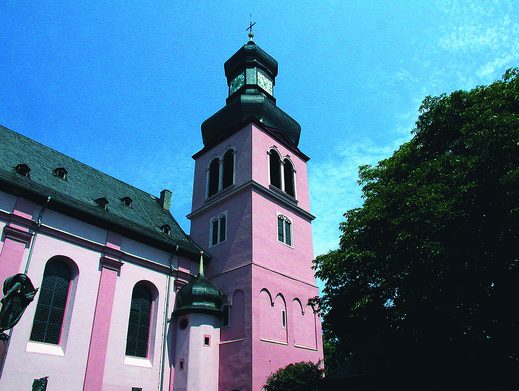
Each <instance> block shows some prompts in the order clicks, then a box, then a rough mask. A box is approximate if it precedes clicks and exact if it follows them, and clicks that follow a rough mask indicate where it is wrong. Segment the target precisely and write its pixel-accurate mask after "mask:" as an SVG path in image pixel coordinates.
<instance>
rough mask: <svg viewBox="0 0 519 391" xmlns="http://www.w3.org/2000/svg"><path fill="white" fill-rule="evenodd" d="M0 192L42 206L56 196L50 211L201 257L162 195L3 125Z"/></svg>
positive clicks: (0, 128) (0, 145)
mask: <svg viewBox="0 0 519 391" xmlns="http://www.w3.org/2000/svg"><path fill="white" fill-rule="evenodd" d="M19 164H27V165H28V166H29V167H30V169H31V171H30V173H29V176H28V177H24V176H22V175H19V174H17V173H16V170H15V167H16V166H17V165H19ZM56 168H65V170H66V171H67V174H66V180H63V179H61V178H60V177H58V176H57V175H56V174H55V172H54V170H55V169H56ZM0 189H2V190H5V191H7V192H9V193H13V194H16V195H23V196H25V197H27V198H30V199H33V200H35V201H36V202H39V203H40V204H43V202H44V200H46V199H47V197H48V196H51V201H50V202H49V204H48V208H50V209H54V210H58V211H60V212H63V213H66V214H69V215H72V216H74V217H77V218H80V219H81V220H84V221H86V222H89V223H92V224H95V225H97V226H101V227H103V228H107V229H110V230H112V231H115V232H119V233H122V234H124V235H126V236H128V237H131V238H132V239H135V240H138V241H141V242H144V243H148V244H150V245H153V246H156V247H159V248H162V249H165V250H167V251H173V249H174V248H175V247H176V245H178V246H179V251H180V252H181V253H183V254H184V255H186V256H190V257H194V256H196V257H198V254H199V252H200V250H201V248H200V247H199V246H198V245H196V244H195V243H194V242H193V241H192V240H191V238H190V237H189V236H188V235H187V234H186V233H185V232H184V231H182V229H181V228H180V226H179V225H178V223H177V222H176V220H175V219H174V218H173V216H172V215H171V214H170V213H169V211H165V210H163V209H162V207H161V205H160V203H159V199H158V198H157V197H155V196H153V195H151V194H149V193H146V192H145V191H142V190H140V189H137V188H136V187H133V186H131V185H129V184H127V183H124V182H122V181H120V180H118V179H116V178H113V177H111V176H109V175H107V174H105V173H103V172H101V171H99V170H96V169H95V168H92V167H90V166H87V165H86V164H83V163H81V162H80V161H77V160H75V159H73V158H71V157H69V156H66V155H64V154H62V153H60V152H58V151H55V150H54V149H52V148H49V147H47V146H45V145H42V144H40V143H38V142H36V141H34V140H31V139H30V138H28V137H25V136H23V135H21V134H18V133H16V132H14V131H12V130H10V129H8V128H5V127H3V126H0ZM124 197H130V198H131V199H132V201H133V202H132V205H131V207H128V206H126V205H124V203H123V201H122V198H124ZM99 198H106V200H108V205H107V209H106V210H105V209H104V208H102V207H101V206H99V205H98V204H97V203H96V201H95V200H96V199H99ZM164 225H169V227H170V229H171V232H170V234H169V235H167V234H165V233H163V232H162V231H161V228H160V227H161V226H164ZM195 259H197V258H195Z"/></svg>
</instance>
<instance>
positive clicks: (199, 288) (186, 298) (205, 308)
mask: <svg viewBox="0 0 519 391" xmlns="http://www.w3.org/2000/svg"><path fill="white" fill-rule="evenodd" d="M222 301H223V294H222V292H221V291H220V290H219V289H218V288H216V287H215V286H214V285H213V284H211V283H210V282H209V281H208V280H207V279H206V278H205V276H204V258H203V255H202V253H201V254H200V270H199V272H198V274H197V275H196V276H194V277H193V278H191V281H189V282H188V283H187V284H186V285H184V286H183V287H182V288H181V289H180V290H179V291H178V293H177V307H176V309H175V314H176V315H183V314H188V313H194V312H198V313H200V312H201V313H206V314H213V315H217V316H221V315H222V310H221V306H222Z"/></svg>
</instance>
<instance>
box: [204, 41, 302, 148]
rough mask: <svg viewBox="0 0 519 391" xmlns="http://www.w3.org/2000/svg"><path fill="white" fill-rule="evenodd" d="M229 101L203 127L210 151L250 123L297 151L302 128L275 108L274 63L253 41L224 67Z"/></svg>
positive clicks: (244, 46)
mask: <svg viewBox="0 0 519 391" xmlns="http://www.w3.org/2000/svg"><path fill="white" fill-rule="evenodd" d="M224 69H225V76H226V77H227V85H228V86H229V97H228V98H227V100H226V105H225V106H224V107H223V108H222V109H221V110H219V111H218V112H217V113H215V114H214V115H212V116H211V117H210V118H208V119H207V120H205V121H204V123H202V139H203V142H204V147H205V148H210V147H212V146H214V145H216V144H217V143H219V142H220V141H222V140H224V139H225V138H227V137H229V136H230V135H231V134H232V133H234V132H235V131H237V130H239V129H240V128H241V127H243V126H244V125H246V124H247V123H250V122H255V123H260V124H262V125H264V126H265V127H267V128H269V129H270V130H271V131H273V132H274V133H276V134H277V135H278V136H280V137H281V138H283V139H284V140H285V141H286V142H288V143H289V144H290V145H292V146H294V147H296V148H297V145H298V144H299V136H300V134H301V126H300V125H299V124H298V123H297V121H296V120H294V119H293V118H292V117H290V116H289V115H288V114H287V113H285V112H284V111H283V110H281V109H280V108H279V107H278V106H277V105H276V99H275V98H274V85H275V83H276V76H277V74H278V63H277V61H276V60H275V59H274V58H273V57H271V56H270V55H269V54H267V53H266V52H265V51H264V50H263V49H261V48H260V47H259V46H258V45H256V44H255V43H254V41H252V39H251V40H250V41H249V42H247V43H246V44H245V45H243V46H242V47H241V48H240V49H239V50H238V51H237V52H236V53H235V54H234V55H232V56H231V58H229V59H228V60H227V61H226V62H225V65H224Z"/></svg>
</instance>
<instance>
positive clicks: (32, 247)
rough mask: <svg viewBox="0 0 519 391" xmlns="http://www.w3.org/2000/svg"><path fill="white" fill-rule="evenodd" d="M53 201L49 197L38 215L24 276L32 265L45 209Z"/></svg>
mask: <svg viewBox="0 0 519 391" xmlns="http://www.w3.org/2000/svg"><path fill="white" fill-rule="evenodd" d="M50 200H51V196H48V197H47V201H45V204H43V207H42V208H41V210H40V214H39V215H38V220H36V228H35V229H34V237H33V239H32V244H31V248H30V249H29V255H28V256H27V262H26V263H25V269H24V271H23V273H24V274H27V271H28V270H29V264H30V263H31V258H32V250H33V249H34V245H35V244H36V236H37V235H38V231H39V230H40V227H41V221H42V220H43V213H44V212H45V209H46V208H47V205H48V204H49V202H50Z"/></svg>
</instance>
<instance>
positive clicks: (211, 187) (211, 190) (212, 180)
mask: <svg viewBox="0 0 519 391" xmlns="http://www.w3.org/2000/svg"><path fill="white" fill-rule="evenodd" d="M219 181H220V160H219V159H217V158H215V159H213V160H212V161H211V163H210V164H209V183H208V185H207V196H208V197H211V196H212V195H213V194H216V193H218V182H219Z"/></svg>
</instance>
